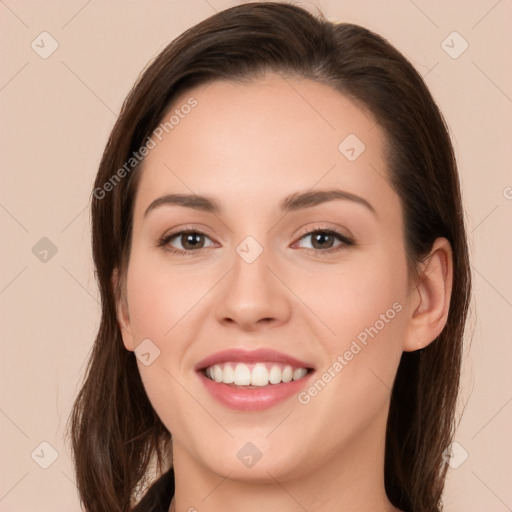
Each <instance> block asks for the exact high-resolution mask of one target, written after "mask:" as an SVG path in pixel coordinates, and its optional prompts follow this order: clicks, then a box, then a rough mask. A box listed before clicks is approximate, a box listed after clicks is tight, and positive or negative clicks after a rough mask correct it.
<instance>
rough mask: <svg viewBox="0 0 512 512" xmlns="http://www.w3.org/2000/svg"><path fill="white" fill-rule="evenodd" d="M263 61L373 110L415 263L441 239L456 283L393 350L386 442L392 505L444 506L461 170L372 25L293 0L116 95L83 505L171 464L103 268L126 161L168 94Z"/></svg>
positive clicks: (110, 508)
mask: <svg viewBox="0 0 512 512" xmlns="http://www.w3.org/2000/svg"><path fill="white" fill-rule="evenodd" d="M266 71H273V72H277V73H281V74H286V75H294V76H300V77H303V78H308V79H312V80H315V81H318V82H322V83H325V84H328V85H330V86H331V87H333V88H334V89H336V90H338V91H340V92H341V93H343V94H345V95H347V96H348V97H350V98H351V99H352V100H353V101H355V102H357V103H358V104H359V105H362V106H363V107H365V108H366V109H368V110H369V111H370V112H371V113H372V114H373V116H374V117H375V119H376V120H377V122H378V123H379V125H380V127H381V128H382V129H383V131H384V133H385V135H386V142H387V153H386V158H387V165H388V169H389V174H390V181H391V184H392V186H393V187H394V189H395V190H396V192H397V193H398V194H399V196H400V198H401V203H402V207H403V213H404V226H405V233H406V249H407V254H408V257H409V261H410V263H411V265H414V264H415V263H417V262H419V261H421V259H422V258H424V257H425V256H426V255H427V254H428V253H429V250H430V249H431V247H432V244H433V242H434V240H435V239H436V238H437V237H446V238H447V239H448V240H449V241H450V243H451V246H452V250H453V264H454V280H453V290H452V298H451V304H450V310H449V315H448V320H447V324H446V326H445V328H444V330H443V331H442V333H441V334H440V336H439V337H438V339H436V340H435V341H434V342H433V343H431V344H430V345H428V346H427V347H426V348H424V349H422V350H418V351H415V352H407V353H403V355H402V359H401V362H400V365H399V368H398V373H397V376H396V380H395V383H394V387H393V391H392V396H391V405H390V411H389V419H388V424H387V433H386V452H385V486H386V492H387V494H388V497H389V499H390V501H391V502H392V503H393V504H394V505H395V506H397V507H399V508H401V509H402V510H407V511H408V512H413V511H414V512H436V511H440V510H442V502H441V496H442V492H443V487H444V482H445V476H446V471H447V462H446V461H445V457H444V456H443V452H445V450H446V449H447V448H448V447H449V445H450V443H451V441H452V438H453V434H454V429H455V406H456V401H457V395H458V387H459V376H460V365H461V352H462V341H463V333H464V326H465V320H466V314H467V309H468V302H469V295H470V287H471V282H470V271H469V262H468V250H467V243H466V234H465V227H464V218H463V209H462V202H461V194H460V187H459V180H458V174H457V167H456V162H455V158H454V153H453V148H452V145H451V142H450V137H449V134H448V130H447V128H446V125H445V122H444V120H443V117H442V115H441V113H440V112H439V109H438V107H437V106H436V103H435V101H434V100H433V98H432V96H431V94H430V93H429V91H428V89H427V87H426V85H425V84H424V82H423V80H422V78H421V77H420V75H419V74H418V73H417V72H416V71H415V69H414V68H413V66H412V65H411V64H410V63H409V62H408V61H407V60H406V58H405V57H404V56H403V55H402V54H401V53H399V52H398V51H397V50H396V49H395V48H394V47H393V46H391V45H390V44H389V43H388V42H387V41H386V40H385V39H383V38H382V37H380V36H379V35H376V34H375V33H373V32H371V31H369V30H367V29H365V28H363V27H360V26H357V25H353V24H347V23H331V22H328V21H326V20H325V19H324V18H323V17H320V16H314V15H312V14H310V13H308V12H307V11H306V10H303V9H301V8H299V7H296V6H293V5H290V4H281V3H250V4H244V5H240V6H236V7H232V8H230V9H227V10H225V11H222V12H219V13H218V14H215V15H213V16H211V17H210V18H208V19H206V20H205V21H203V22H201V23H199V24H198V25H196V26H194V27H193V28H191V29H189V30H187V31H186V32H185V33H183V34H182V35H181V36H179V37H178V38H177V39H175V40H174V41H173V42H172V43H170V44H169V45H168V46H167V47H166V48H165V49H164V50H163V51H162V52H161V53H160V54H159V55H158V56H157V58H156V59H155V60H154V61H153V62H152V63H151V64H150V65H149V66H148V67H147V68H146V70H145V71H144V73H143V74H142V75H141V76H140V78H139V80H138V81H137V83H136V84H135V86H134V87H133V89H132V91H131V92H130V94H129V96H128V97H127V99H126V100H125V102H124V104H123V108H122V111H121V113H120V115H119V118H118V120H117V123H116V124H115V126H114V128H113V130H112V133H111V135H110V138H109V140H108V143H107V146H106V148H105V151H104V154H103V158H102V160H101V163H100V167H99V171H98V174H97V177H96V182H95V189H94V192H93V195H92V245H93V256H94V263H95V266H96V274H97V279H98V283H99V288H100V292H101V303H102V314H101V324H100V327H99V331H98V334H97V337H96V341H95V344H94V347H93V349H92V353H91V356H90V359H89V362H88V367H87V372H86V375H85V379H84V383H83V386H82V388H81V390H80V392H79V394H78V396H77V399H76V402H75V404H74V408H73V411H72V414H71V416H70V434H71V439H72V448H73V455H74V460H75V467H76V479H77V485H78V489H79V493H80V498H81V500H82V502H83V504H84V506H85V508H86V510H88V511H91V512H103V511H104V512H117V511H119V512H128V511H130V510H133V506H134V503H135V501H136V500H135V491H136V490H137V489H138V488H139V487H140V485H141V483H143V482H144V481H145V476H146V475H147V474H148V469H149V468H150V467H151V463H152V461H154V460H156V461H157V462H158V463H159V465H158V468H159V471H161V470H162V468H163V467H164V466H166V467H167V468H168V467H169V462H168V461H167V462H166V458H165V457H166V454H168V453H170V447H171V445H170V439H171V437H170V433H169V432H168V431H167V429H166V428H165V426H164V425H163V424H162V422H161V421H160V419H159V418H158V416H157V415H156V413H155V411H154V410H153V408H152V406H151V404H150V402H149V400H148V397H147V395H146V393H145V390H144V387H143V384H142V381H141V379H140V376H139V372H138V369H137V364H136V360H135V355H134V353H133V352H129V351H127V350H126V349H125V348H124V345H123V342H122V338H121V332H120V328H119V326H118V323H117V320H116V297H117V294H118V290H114V289H113V287H112V281H111V278H112V274H113V272H114V269H116V268H118V269H121V272H123V269H125V268H126V264H127V261H128V258H129V252H130V239H131V227H132V209H133V202H134V196H135V192H136V188H137V181H138V180H137V176H138V175H139V174H140V173H139V172H138V171H139V165H134V166H133V168H127V167H126V162H128V161H130V158H132V155H133V154H134V152H137V151H138V150H139V148H141V147H142V146H144V144H145V143H146V141H147V139H148V137H150V136H151V134H152V132H153V131H154V130H155V128H156V127H157V126H158V124H159V123H160V122H161V120H162V117H163V115H164V114H165V113H166V112H167V111H168V109H169V107H170V106H171V105H172V102H173V100H174V99H175V98H176V97H177V95H178V94H180V93H183V92H184V91H186V90H187V89H190V88H191V87H193V86H195V85H199V84H204V83H206V82H208V81H212V80H216V79H227V80H232V81H238V80H242V81H243V80H251V79H256V78H257V77H258V76H261V75H262V73H264V72H266ZM123 166H125V172H124V173H121V172H119V170H120V169H121V168H123ZM116 173H117V174H116ZM114 175H116V176H117V177H115V176H114ZM118 178H119V179H118ZM108 183H110V186H109V185H108ZM153 491H154V489H150V490H149V493H151V492H153ZM138 510H140V509H138ZM141 512H142V511H141Z"/></svg>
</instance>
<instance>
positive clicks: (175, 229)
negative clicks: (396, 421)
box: [119, 75, 409, 480]
mask: <svg viewBox="0 0 512 512" xmlns="http://www.w3.org/2000/svg"><path fill="white" fill-rule="evenodd" d="M191 98H193V99H191ZM186 104H189V105H194V106H193V107H192V108H183V105H186ZM176 109H178V110H179V112H180V115H178V117H179V121H178V122H176V119H174V122H173V124H172V129H169V128H168V130H167V131H168V133H165V131H164V133H163V136H162V135H161V134H160V132H159V134H160V138H161V140H158V138H156V137H154V140H155V142H156V144H155V147H153V148H152V149H151V150H150V152H149V154H148V155H147V157H146V159H145V162H144V165H143V169H142V171H141V172H142V174H141V176H140V178H141V179H140V182H139V186H138V191H137V195H136V200H135V205H134V216H133V234H132V237H133V238H132V247H131V254H130V259H129V265H128V268H127V273H126V276H125V277H126V281H125V295H124V299H123V300H122V301H121V302H120V305H119V311H120V312H119V319H120V323H121V325H122V331H123V339H124V343H125V345H126V348H127V349H128V350H134V349H135V351H136V354H137V355H138V358H137V362H138V365H139V370H140V374H141V377H142V380H143V383H144V386H145V388H146V391H147V394H148V397H149V399H150V401H151V403H152V405H153V407H154V409H155V410H156V412H157V413H158V415H159V417H160V418H161V419H162V421H163V423H164V424H165V425H166V427H167V428H168V429H169V431H170V432H171V433H172V437H173V449H174V454H175V460H180V461H182V463H183V465H185V464H189V465H196V466H198V467H202V468H204V470H205V471H211V472H213V473H217V474H219V475H227V474H228V473H231V478H240V479H261V480H265V479H268V478H269V473H270V474H272V475H273V476H274V477H275V478H281V479H282V480H284V479H286V478H292V477H295V476H300V475H301V474H303V473H304V472H305V471H314V470H315V469H319V468H321V467H326V466H329V464H331V463H332V464H333V465H334V464H338V463H339V461H340V460H346V458H347V457H349V458H350V459H351V460H352V468H353V469H354V468H356V467H357V464H358V463H359V462H360V464H361V465H364V464H365V461H369V460H372V459H371V458H372V457H375V450H383V446H384V445H383V443H384V430H385V422H386V418H387V411H388V406H389V399H390V393H391V387H392V385H393V380H394V377H395V375H396V371H397V367H398V363H399V361H400V356H401V354H402V351H403V350H404V342H405V338H406V330H407V313H406V312H407V311H408V308H409V304H408V300H409V298H408V274H407V263H406V254H405V247H404V240H403V219H402V212H401V205H400V199H399V197H398V196H397V194H396V193H395V192H394V191H393V189H392V188H391V186H390V184H389V178H388V170H387V168H386V164H385V161H384V156H383V144H384V137H383V133H382V131H381V130H380V128H379V126H378V125H376V123H375V121H374V120H373V119H372V117H371V116H370V115H369V114H367V113H365V112H364V111H363V110H362V109H361V108H359V107H358V106H357V105H356V104H354V103H353V102H352V101H350V100H349V99H348V98H347V97H345V96H343V95H342V94H340V93H339V92H337V91H335V90H333V89H331V88H329V87H328V86H326V85H322V84H319V83H316V82H312V81H308V80H299V79H294V78H287V79H286V80H285V79H283V78H281V77H276V76H273V75H268V76H267V77H266V78H265V79H264V80H261V81H259V82H257V83H253V84H250V85H247V84H244V85H240V84H234V83H228V82H221V81H218V82H214V83H211V84H210V85H208V86H201V87H198V88H195V89H193V90H190V91H187V92H186V93H185V94H183V95H182V96H181V97H180V98H178V99H177V101H176V102H175V104H174V106H173V108H172V109H171V111H170V112H169V115H166V116H165V120H167V119H168V118H170V116H171V115H172V114H173V112H175V110H176ZM180 109H181V110H180ZM321 192H324V193H323V194H322V193H321ZM177 195H192V199H195V201H193V202H191V200H190V198H189V200H188V203H187V201H186V200H184V199H183V198H181V199H179V198H178V196H177ZM194 195H195V196H194ZM199 196H201V197H203V196H204V198H203V199H201V200H199ZM183 232H185V233H183ZM142 354H143V355H142ZM366 469H367V468H366Z"/></svg>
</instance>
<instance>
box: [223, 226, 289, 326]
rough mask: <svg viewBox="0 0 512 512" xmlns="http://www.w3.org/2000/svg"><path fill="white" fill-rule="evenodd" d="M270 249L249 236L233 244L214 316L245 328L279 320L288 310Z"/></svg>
mask: <svg viewBox="0 0 512 512" xmlns="http://www.w3.org/2000/svg"><path fill="white" fill-rule="evenodd" d="M272 261H274V258H272V255H271V253H270V250H269V249H268V248H267V247H264V245H263V244H262V243H260V242H258V241H257V240H256V239H255V238H254V237H252V236H248V237H246V238H245V239H244V240H242V242H240V243H239V244H238V246H237V247H236V248H235V254H234V255H233V268H232V271H231V272H230V273H229V276H228V278H227V281H226V283H225V286H224V287H223V290H222V294H221V296H220V297H219V299H218V302H217V305H216V316H217V320H219V321H221V322H235V323H237V324H239V326H240V327H243V328H245V329H251V328H255V327H256V325H257V324H258V323H268V322H270V321H272V322H274V323H282V322H284V321H286V320H287V319H288V316H289V314H290V302H289V297H288V296H287V294H286V288H285V287H284V286H283V285H282V283H280V281H279V279H277V278H276V276H275V275H274V272H275V270H274V269H272V270H271V268H272Z"/></svg>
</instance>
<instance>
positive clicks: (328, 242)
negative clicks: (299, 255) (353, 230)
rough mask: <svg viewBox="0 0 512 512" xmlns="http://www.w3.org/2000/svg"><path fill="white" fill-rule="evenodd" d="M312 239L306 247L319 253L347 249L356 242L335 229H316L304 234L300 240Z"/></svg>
mask: <svg viewBox="0 0 512 512" xmlns="http://www.w3.org/2000/svg"><path fill="white" fill-rule="evenodd" d="M308 239H310V243H309V247H307V246H306V247H304V248H305V249H308V250H312V251H315V252H317V253H331V252H335V251H339V250H342V249H345V248H347V247H349V246H351V245H353V244H354V242H353V240H351V239H350V238H348V237H346V236H344V235H342V234H341V233H338V232H337V231H335V230H333V229H315V230H314V231H309V232H308V233H306V234H305V235H303V236H302V237H301V238H300V239H299V241H298V242H296V243H300V242H301V241H303V240H308Z"/></svg>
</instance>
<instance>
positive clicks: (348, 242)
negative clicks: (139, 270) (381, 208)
mask: <svg viewBox="0 0 512 512" xmlns="http://www.w3.org/2000/svg"><path fill="white" fill-rule="evenodd" d="M317 233H322V234H327V235H332V236H334V237H336V238H337V239H338V240H339V241H340V242H341V243H340V244H339V245H336V246H334V247H330V248H329V249H314V248H313V249H312V248H309V247H306V248H305V249H306V250H307V251H313V252H314V253H316V254H320V255H322V256H323V255H327V254H332V253H334V252H338V251H341V250H345V249H347V248H349V247H351V246H353V245H354V241H353V240H352V239H350V238H348V237H347V236H345V235H342V234H341V233H339V232H338V231H336V230H334V229H330V228H324V227H315V228H313V229H312V230H310V231H307V232H306V233H304V234H302V235H301V236H300V237H299V238H298V239H297V241H300V240H302V239H303V238H306V237H308V236H311V235H313V234H317ZM185 234H196V235H204V236H205V237H207V238H209V237H208V235H207V234H206V233H204V232H202V231H199V230H197V229H192V228H190V229H188V228H186V229H183V230H181V231H176V232H174V233H170V234H165V235H163V236H162V237H161V238H160V239H159V240H158V243H157V246H158V247H163V248H165V250H166V251H168V252H170V253H172V254H177V255H179V256H193V255H195V254H197V253H198V252H199V251H201V250H204V249H208V247H202V248H199V249H191V250H182V249H176V248H175V247H166V246H167V245H168V244H169V242H170V241H171V240H173V239H174V238H176V237H178V236H181V235H185Z"/></svg>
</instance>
